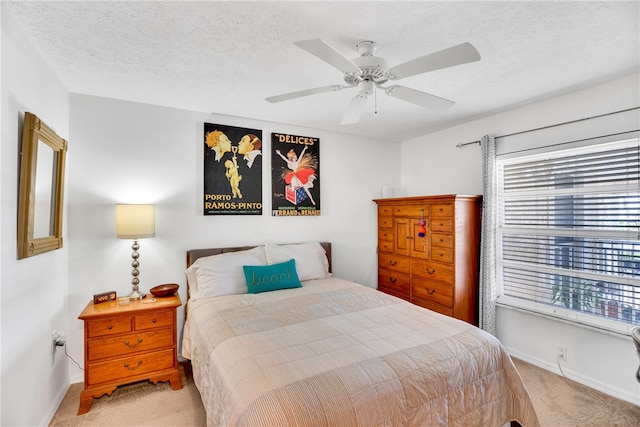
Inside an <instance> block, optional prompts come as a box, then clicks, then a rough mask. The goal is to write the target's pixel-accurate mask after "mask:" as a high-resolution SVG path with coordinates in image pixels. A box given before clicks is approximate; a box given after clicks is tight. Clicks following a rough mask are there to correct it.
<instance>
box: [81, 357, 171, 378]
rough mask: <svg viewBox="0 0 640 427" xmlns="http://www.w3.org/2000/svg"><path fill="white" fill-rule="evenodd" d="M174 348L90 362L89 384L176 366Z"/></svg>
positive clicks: (88, 371) (88, 370) (88, 368)
mask: <svg viewBox="0 0 640 427" xmlns="http://www.w3.org/2000/svg"><path fill="white" fill-rule="evenodd" d="M173 352H174V349H172V348H170V349H167V350H162V351H157V352H154V353H143V354H138V355H136V356H132V357H125V358H122V359H116V360H110V361H107V362H99V363H92V364H89V365H88V367H87V385H95V384H100V383H103V382H113V381H119V380H122V379H125V378H129V377H134V376H139V375H144V374H147V373H149V372H154V371H159V370H161V369H170V368H173V367H174V355H173Z"/></svg>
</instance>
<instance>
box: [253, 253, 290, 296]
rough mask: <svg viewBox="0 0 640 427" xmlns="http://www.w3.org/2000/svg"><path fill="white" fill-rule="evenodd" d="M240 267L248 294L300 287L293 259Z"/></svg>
mask: <svg viewBox="0 0 640 427" xmlns="http://www.w3.org/2000/svg"><path fill="white" fill-rule="evenodd" d="M242 269H243V270H244V277H245V278H246V279H247V288H248V289H249V293H250V294H257V293H260V292H268V291H277V290H278V289H290V288H300V287H302V285H301V284H300V279H298V273H297V272H296V262H295V260H293V259H291V260H289V261H287V262H282V263H279V264H271V265H245V266H243V267H242Z"/></svg>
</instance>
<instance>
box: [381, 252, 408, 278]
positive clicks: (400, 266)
mask: <svg viewBox="0 0 640 427" xmlns="http://www.w3.org/2000/svg"><path fill="white" fill-rule="evenodd" d="M410 265H411V259H410V258H408V257H405V256H401V255H390V254H378V267H379V268H386V269H389V270H395V271H399V272H401V273H406V274H409V267H410Z"/></svg>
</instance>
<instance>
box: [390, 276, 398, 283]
mask: <svg viewBox="0 0 640 427" xmlns="http://www.w3.org/2000/svg"><path fill="white" fill-rule="evenodd" d="M389 281H390V282H391V283H396V282H397V281H398V279H396V278H395V277H389Z"/></svg>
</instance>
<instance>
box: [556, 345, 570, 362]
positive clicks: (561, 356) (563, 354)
mask: <svg viewBox="0 0 640 427" xmlns="http://www.w3.org/2000/svg"><path fill="white" fill-rule="evenodd" d="M558 360H564V361H567V360H568V357H567V347H566V346H563V345H559V346H558Z"/></svg>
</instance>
